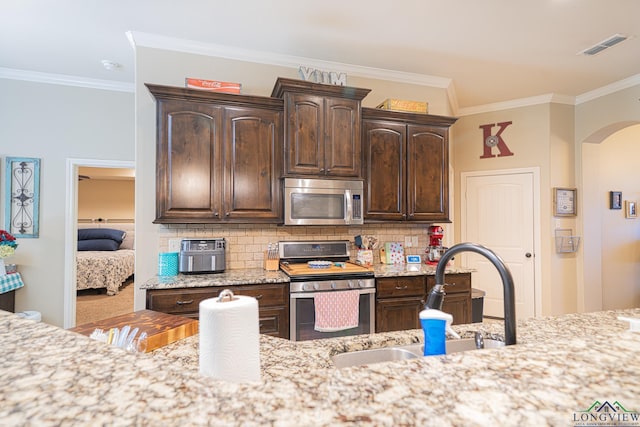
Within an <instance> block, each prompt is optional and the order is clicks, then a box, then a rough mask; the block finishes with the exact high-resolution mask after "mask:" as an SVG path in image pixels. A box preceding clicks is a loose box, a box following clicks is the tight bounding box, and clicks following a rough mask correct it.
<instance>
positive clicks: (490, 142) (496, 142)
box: [480, 122, 513, 159]
mask: <svg viewBox="0 0 640 427" xmlns="http://www.w3.org/2000/svg"><path fill="white" fill-rule="evenodd" d="M512 123H513V122H502V123H497V124H496V123H491V124H488V125H481V126H480V129H482V156H480V158H481V159H489V158H491V157H496V155H495V154H493V148H494V147H496V148H497V149H498V151H499V154H498V155H497V157H506V156H513V153H512V152H511V150H509V147H507V144H506V143H505V142H504V139H502V132H504V130H505V129H506V128H507V126H509V125H511V124H512ZM496 126H498V132H496V133H495V135H494V134H492V133H491V131H492V130H493V128H494V127H496Z"/></svg>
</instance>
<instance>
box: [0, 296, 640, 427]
mask: <svg viewBox="0 0 640 427" xmlns="http://www.w3.org/2000/svg"><path fill="white" fill-rule="evenodd" d="M619 315H626V316H630V317H640V309H638V308H636V309H630V310H624V311H617V312H614V311H607V312H599V313H586V314H573V315H566V316H562V317H547V318H537V319H530V320H527V321H524V322H519V325H518V344H517V345H515V346H509V347H505V348H500V349H487V350H482V351H470V352H465V353H457V354H452V355H447V356H436V357H427V358H419V359H413V360H405V361H398V362H389V363H380V364H375V365H371V366H369V367H365V366H361V367H352V368H345V369H335V368H333V366H332V364H331V361H330V356H331V355H333V354H336V353H339V352H343V351H350V350H357V349H363V348H372V347H381V346H387V345H390V344H392V343H393V344H399V345H400V344H408V343H411V342H416V341H419V340H421V335H422V333H421V331H419V330H413V331H402V332H392V333H384V334H375V335H363V336H358V337H346V338H335V339H327V340H317V341H305V342H300V343H294V342H290V341H287V340H283V339H279V338H273V337H269V336H261V366H262V381H261V382H259V383H251V384H232V383H227V382H223V381H217V380H214V379H212V378H207V377H202V376H200V375H199V374H198V362H197V342H198V337H197V336H193V337H190V338H187V339H185V340H181V341H179V342H176V343H174V344H171V345H169V346H166V347H164V348H162V349H159V350H156V351H155V352H154V353H151V354H129V353H126V352H125V351H123V350H121V349H118V348H112V347H108V346H105V345H104V344H102V343H99V342H97V341H93V340H91V339H89V338H87V337H85V336H82V335H79V334H76V333H73V332H70V331H65V330H62V329H59V328H56V327H54V326H51V325H46V324H44V323H35V322H32V321H29V320H26V319H21V318H19V317H18V316H16V315H13V314H9V313H6V312H0V348H2V354H3V363H2V366H1V367H0V400H1V401H2V402H3V404H2V405H0V420H2V425H3V426H4V425H20V426H22V425H38V426H41V425H45V426H46V425H61V424H63V425H88V424H91V425H123V426H124V425H126V426H128V425H162V426H173V425H184V424H185V423H186V424H189V425H249V426H252V425H255V426H258V425H260V426H262V425H278V426H300V425H305V426H307V425H323V426H324V425H326V426H329V425H337V424H355V425H388V426H395V425H443V426H448V425H465V426H473V425H487V426H495V425H500V426H510V425H513V426H516V425H517V426H528V425H531V426H540V425H562V426H567V425H576V418H575V417H576V414H577V416H578V417H580V416H581V414H584V413H585V412H584V411H587V410H588V409H589V408H590V407H591V405H592V404H594V402H596V401H599V402H605V401H607V402H611V403H614V402H617V403H618V404H620V405H622V406H624V408H625V409H626V410H627V411H630V412H631V413H633V414H637V413H638V411H640V382H639V381H638V380H639V379H640V374H639V373H640V358H638V357H637V355H638V353H639V352H640V333H635V332H630V331H628V324H627V323H626V322H622V321H619V320H617V316H619ZM478 328H482V330H483V333H484V334H485V335H487V336H495V335H501V334H502V332H503V327H502V324H500V323H492V324H472V325H460V326H456V327H454V329H456V330H457V331H458V332H459V333H461V335H463V336H469V335H470V334H471V333H472V331H474V330H477V329H478ZM625 414H626V415H628V413H625ZM625 414H619V415H620V416H623V415H625ZM613 415H616V414H613ZM636 416H637V415H636ZM579 419H580V418H578V420H579Z"/></svg>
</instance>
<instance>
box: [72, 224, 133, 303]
mask: <svg viewBox="0 0 640 427" xmlns="http://www.w3.org/2000/svg"><path fill="white" fill-rule="evenodd" d="M134 230H135V227H134V224H133V223H124V224H121V223H98V224H78V251H77V255H76V283H77V285H76V289H77V290H79V291H80V290H83V289H103V288H104V289H106V291H107V295H116V294H117V293H118V292H119V290H120V287H121V286H122V284H123V283H125V282H126V281H127V280H128V279H129V278H130V277H131V276H133V273H134V268H135V250H134V244H135V243H134ZM96 237H97V238H96ZM121 237H123V238H122V240H121V242H120V238H121ZM91 249H98V250H91Z"/></svg>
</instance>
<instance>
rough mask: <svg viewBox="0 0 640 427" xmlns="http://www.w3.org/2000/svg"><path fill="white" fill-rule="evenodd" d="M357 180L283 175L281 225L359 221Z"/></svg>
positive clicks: (359, 186) (360, 200) (360, 186)
mask: <svg viewBox="0 0 640 427" xmlns="http://www.w3.org/2000/svg"><path fill="white" fill-rule="evenodd" d="M363 189H364V185H363V183H362V181H361V180H334V179H299V178H285V179H284V223H285V225H351V224H356V225H357V224H362V223H363V222H364V221H363V213H362V211H363V202H364V200H363V197H362V193H363Z"/></svg>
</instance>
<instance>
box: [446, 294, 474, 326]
mask: <svg viewBox="0 0 640 427" xmlns="http://www.w3.org/2000/svg"><path fill="white" fill-rule="evenodd" d="M442 311H444V312H445V313H449V314H451V315H452V316H453V324H454V325H464V324H467V323H471V296H470V295H467V294H449V295H447V296H446V297H445V299H444V302H443V303H442Z"/></svg>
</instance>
